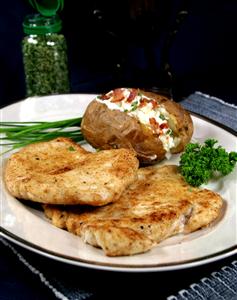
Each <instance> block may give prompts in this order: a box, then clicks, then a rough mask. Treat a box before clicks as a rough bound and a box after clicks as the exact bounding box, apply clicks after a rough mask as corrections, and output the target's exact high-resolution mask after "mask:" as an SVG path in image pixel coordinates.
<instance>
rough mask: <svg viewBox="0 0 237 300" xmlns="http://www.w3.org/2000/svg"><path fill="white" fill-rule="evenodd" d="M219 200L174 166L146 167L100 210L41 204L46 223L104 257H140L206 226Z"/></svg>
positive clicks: (213, 216)
mask: <svg viewBox="0 0 237 300" xmlns="http://www.w3.org/2000/svg"><path fill="white" fill-rule="evenodd" d="M222 203H223V201H222V198H221V197H220V195H218V194H217V193H215V192H212V191H210V190H207V189H200V188H193V187H191V186H190V185H188V184H187V183H186V182H185V181H184V180H183V178H182V176H181V175H180V173H179V172H178V168H177V166H173V165H169V166H163V167H159V168H157V167H146V168H140V169H139V170H138V180H137V181H135V182H134V183H133V184H132V185H131V186H130V187H129V188H128V189H127V190H125V191H124V192H123V194H122V195H121V197H120V198H119V200H117V201H116V202H114V203H111V204H108V205H106V206H103V207H100V208H88V209H86V208H81V207H80V206H77V207H74V208H72V207H67V208H66V207H65V208H60V207H58V206H50V205H45V206H44V210H45V214H46V216H47V217H48V218H50V219H51V221H52V224H54V225H55V226H57V227H59V228H64V229H66V230H68V231H69V232H71V233H73V234H76V235H78V236H80V237H81V238H82V239H83V241H84V242H86V243H88V244H91V245H93V246H95V247H100V248H102V249H103V251H104V252H105V254H106V255H108V256H120V255H132V254H136V253H142V252H146V251H148V250H149V249H151V248H152V247H153V246H154V245H157V243H159V242H161V241H162V240H164V239H166V238H168V237H170V236H173V235H175V234H179V233H188V232H193V231H195V230H198V229H200V228H202V227H205V226H208V225H209V224H210V223H211V222H213V221H214V220H215V219H216V218H217V217H218V215H219V214H220V211H221V208H222Z"/></svg>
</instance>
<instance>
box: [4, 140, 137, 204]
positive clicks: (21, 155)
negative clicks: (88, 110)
mask: <svg viewBox="0 0 237 300" xmlns="http://www.w3.org/2000/svg"><path fill="white" fill-rule="evenodd" d="M137 170H138V160H137V158H136V155H135V152H134V151H132V150H128V149H113V150H107V151H99V152H96V153H91V152H88V151H86V150H85V149H83V148H82V147H81V146H79V145H78V144H76V143H75V142H73V141H72V140H71V139H68V138H57V139H54V140H51V141H49V142H40V143H34V144H30V145H28V146H26V147H24V148H22V149H21V150H20V151H18V152H16V153H14V154H12V155H11V157H10V158H9V160H8V161H7V164H6V168H5V174H4V177H5V184H6V187H7V189H8V190H9V192H10V193H11V194H12V195H13V196H14V197H16V198H18V199H24V200H32V201H36V202H41V203H48V204H88V205H96V206H100V205H105V204H107V203H109V202H113V201H116V200H118V198H119V197H120V195H121V194H122V192H123V191H124V190H125V189H126V188H127V187H128V186H129V185H130V184H131V183H133V182H134V181H135V180H136V179H137Z"/></svg>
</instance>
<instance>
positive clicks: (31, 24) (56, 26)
mask: <svg viewBox="0 0 237 300" xmlns="http://www.w3.org/2000/svg"><path fill="white" fill-rule="evenodd" d="M61 29H62V21H61V19H60V18H59V16H58V15H54V16H51V17H44V16H41V15H40V14H33V15H28V16H26V17H25V20H24V22H23V30H24V33H26V34H46V33H53V32H59V31H60V30H61Z"/></svg>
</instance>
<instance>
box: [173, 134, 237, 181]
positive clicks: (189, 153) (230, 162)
mask: <svg viewBox="0 0 237 300" xmlns="http://www.w3.org/2000/svg"><path fill="white" fill-rule="evenodd" d="M216 144H217V140H215V139H207V140H206V141H205V142H204V144H203V145H201V144H199V143H189V144H188V145H187V146H186V148H185V152H184V153H183V154H182V155H181V157H180V162H179V166H180V172H181V174H182V175H183V177H184V179H185V180H186V182H188V183H189V184H190V185H192V186H200V185H201V184H204V183H207V182H208V181H209V180H210V179H211V178H213V177H216V176H225V175H227V174H229V173H230V172H232V171H233V169H234V167H235V164H236V162H237V153H236V152H234V151H232V152H230V153H228V152H227V151H226V150H225V149H224V148H223V147H222V146H217V147H215V145H216Z"/></svg>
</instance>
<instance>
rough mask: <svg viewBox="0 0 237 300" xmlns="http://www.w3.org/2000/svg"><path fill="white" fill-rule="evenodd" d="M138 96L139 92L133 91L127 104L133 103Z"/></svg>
mask: <svg viewBox="0 0 237 300" xmlns="http://www.w3.org/2000/svg"><path fill="white" fill-rule="evenodd" d="M136 96H137V90H136V89H131V91H130V94H129V96H128V99H127V101H126V102H128V103H131V102H132V101H133V100H134V99H135V97H136Z"/></svg>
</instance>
